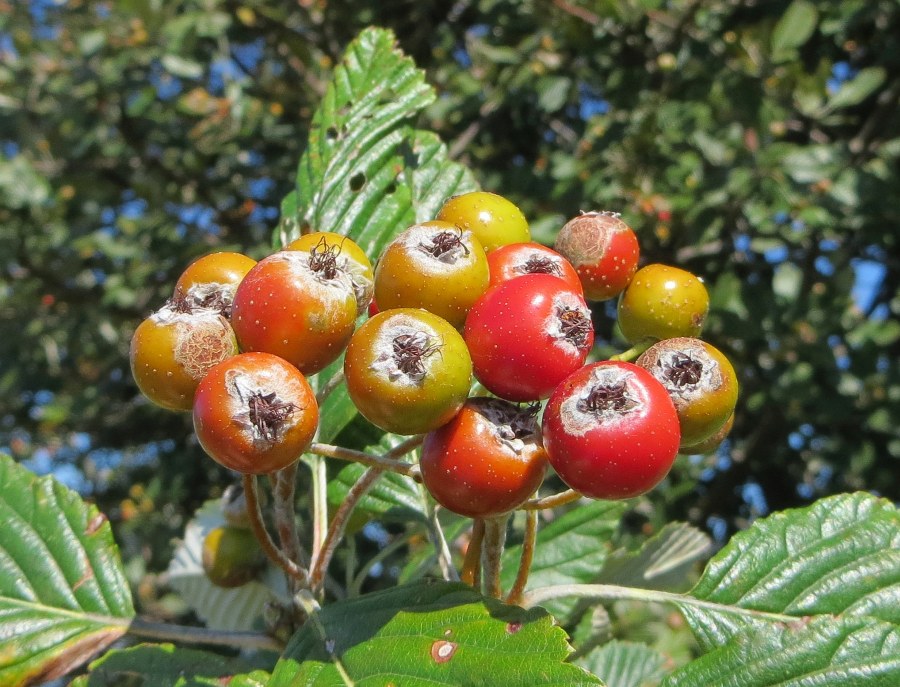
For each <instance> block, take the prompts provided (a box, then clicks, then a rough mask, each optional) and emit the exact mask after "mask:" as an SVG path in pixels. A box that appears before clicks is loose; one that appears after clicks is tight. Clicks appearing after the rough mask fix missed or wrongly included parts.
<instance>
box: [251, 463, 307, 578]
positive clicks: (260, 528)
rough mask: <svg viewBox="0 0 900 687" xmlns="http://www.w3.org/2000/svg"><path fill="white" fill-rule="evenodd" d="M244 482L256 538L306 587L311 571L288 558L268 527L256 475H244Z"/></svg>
mask: <svg viewBox="0 0 900 687" xmlns="http://www.w3.org/2000/svg"><path fill="white" fill-rule="evenodd" d="M243 482H244V495H245V498H246V499H247V514H248V515H249V516H250V528H251V529H252V530H253V534H254V535H255V536H256V540H257V541H258V542H259V545H260V546H261V547H262V550H263V552H264V553H265V554H266V556H268V557H269V560H271V561H272V562H273V563H274V564H275V565H277V566H278V567H279V568H281V569H282V570H284V572H285V573H287V575H288V576H289V577H290V578H291V579H294V580H296V581H297V584H298V585H299V586H301V587H305V586H306V585H307V584H308V582H309V573H308V571H307V570H306V568H304V567H302V566H300V565H298V564H297V563H295V562H294V561H292V560H291V559H290V558H288V557H287V555H286V554H285V553H284V551H282V550H281V549H279V548H278V546H277V545H276V544H275V542H274V541H273V540H272V537H271V535H270V534H269V531H268V530H267V529H266V524H265V522H263V516H262V510H261V508H260V505H259V484H258V483H257V479H256V475H253V474H247V475H244V476H243Z"/></svg>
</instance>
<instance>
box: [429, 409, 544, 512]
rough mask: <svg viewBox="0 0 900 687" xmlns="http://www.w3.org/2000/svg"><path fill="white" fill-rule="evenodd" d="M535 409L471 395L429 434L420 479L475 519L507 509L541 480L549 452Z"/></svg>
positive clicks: (440, 499)
mask: <svg viewBox="0 0 900 687" xmlns="http://www.w3.org/2000/svg"><path fill="white" fill-rule="evenodd" d="M535 410H536V409H535V408H521V407H519V406H517V405H515V404H513V403H509V402H507V401H502V400H500V399H497V398H470V399H469V400H468V401H466V403H465V405H463V407H462V410H460V412H459V413H458V414H457V415H456V417H454V418H453V419H452V420H451V421H450V422H448V423H447V424H446V425H444V426H443V427H440V428H438V429H436V430H434V431H433V432H430V433H428V434H427V435H426V436H425V442H424V443H423V444H422V458H421V459H420V461H419V465H420V466H421V468H422V482H423V483H424V484H425V487H426V488H427V489H428V491H429V492H430V493H431V495H432V496H434V498H435V500H436V501H437V502H438V503H440V504H441V505H442V506H444V508H447V509H448V510H451V511H453V512H454V513H458V514H459V515H465V516H468V517H472V518H485V517H491V516H494V515H500V514H501V513H507V512H509V511H511V510H513V509H515V508H517V507H519V506H520V505H522V503H524V502H525V500H527V499H528V498H529V497H530V496H531V495H532V494H533V493H534V492H535V491H536V490H537V488H538V487H539V486H540V485H541V482H542V481H543V479H544V472H545V470H546V467H547V455H546V453H545V451H544V449H543V447H542V446H541V443H540V440H539V438H538V431H537V423H536V419H535Z"/></svg>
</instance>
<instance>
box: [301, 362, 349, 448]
mask: <svg viewBox="0 0 900 687" xmlns="http://www.w3.org/2000/svg"><path fill="white" fill-rule="evenodd" d="M343 369H344V356H343V354H342V355H341V357H339V358H338V359H337V360H335V361H334V362H333V363H331V365H329V366H328V367H326V368H325V369H324V370H322V371H321V372H319V373H317V374H315V375H313V376H311V377H310V378H309V384H310V386H311V387H312V389H313V391H315V392H316V393H318V392H319V391H321V390H322V389H323V388H324V387H325V385H326V384H328V383H329V380H331V378H332V377H334V375H336V374H339V373H341V372H342V371H343ZM357 414H358V412H357V410H356V406H355V405H353V401H351V400H350V394H348V393H347V385H346V384H344V383H343V382H341V383H340V384H339V385H338V386H336V387H335V388H334V390H333V391H332V392H331V393H330V394H329V396H328V398H326V399H325V402H324V403H323V404H322V405H321V406H320V407H319V429H318V432H317V433H316V440H317V441H321V442H325V443H327V442H330V441H333V440H334V438H335V437H336V436H337V435H338V434H340V433H341V430H342V429H344V427H346V426H347V425H349V424H350V422H352V420H353V418H355V417H356V416H357Z"/></svg>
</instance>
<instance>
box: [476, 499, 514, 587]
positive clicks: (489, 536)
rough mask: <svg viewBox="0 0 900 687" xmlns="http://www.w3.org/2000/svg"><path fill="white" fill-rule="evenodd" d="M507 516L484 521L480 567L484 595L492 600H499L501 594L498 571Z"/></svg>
mask: <svg viewBox="0 0 900 687" xmlns="http://www.w3.org/2000/svg"><path fill="white" fill-rule="evenodd" d="M509 516H510V514H509V513H503V514H502V515H497V516H495V517H492V518H485V520H484V543H483V545H482V548H481V567H482V569H483V570H484V580H483V583H482V584H483V587H484V593H485V594H486V595H487V596H490V597H493V598H494V599H499V598H500V597H501V596H502V594H503V590H502V589H501V588H500V569H501V564H502V559H503V546H504V544H506V523H507V522H509Z"/></svg>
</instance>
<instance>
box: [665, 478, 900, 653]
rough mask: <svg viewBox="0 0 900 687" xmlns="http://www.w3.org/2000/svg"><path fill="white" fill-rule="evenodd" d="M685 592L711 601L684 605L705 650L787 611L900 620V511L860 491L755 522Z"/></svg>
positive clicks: (794, 614) (772, 621)
mask: <svg viewBox="0 0 900 687" xmlns="http://www.w3.org/2000/svg"><path fill="white" fill-rule="evenodd" d="M690 595H691V596H692V597H694V598H696V599H700V600H702V601H704V602H712V603H713V604H714V605H709V604H700V605H698V604H689V603H686V604H683V605H681V610H682V613H683V614H684V616H685V617H686V618H687V621H688V623H689V625H690V626H691V629H692V630H693V632H694V634H695V636H696V637H697V639H698V641H700V643H701V645H703V646H704V647H705V648H707V649H708V650H709V649H712V648H713V647H716V646H721V645H722V644H725V643H726V642H728V641H729V640H731V639H732V638H734V637H735V636H736V635H738V634H741V633H743V632H745V631H747V630H748V629H750V628H754V627H755V628H759V627H767V626H770V625H773V624H778V623H783V622H784V620H785V616H787V617H794V618H798V619H801V618H804V617H807V616H818V615H822V616H828V617H831V616H849V617H866V616H871V617H873V618H877V619H879V620H884V621H887V622H891V623H900V512H898V510H897V508H895V507H894V506H893V505H892V504H891V503H889V502H888V501H885V500H883V499H878V498H876V497H874V496H871V495H869V494H864V493H858V494H849V495H841V496H834V497H830V498H826V499H822V500H820V501H817V502H816V503H815V504H813V505H812V506H809V507H807V508H800V509H794V510H789V511H784V512H781V513H776V514H775V515H771V516H769V517H767V518H764V519H762V520H758V521H757V522H755V523H754V524H753V525H752V526H751V527H750V528H749V529H748V530H746V531H744V532H740V533H738V534H737V535H735V536H734V537H733V538H732V539H731V541H730V542H729V543H728V544H727V545H726V546H725V547H724V548H723V549H722V550H721V551H720V552H719V553H718V554H716V556H715V557H714V558H713V559H712V560H711V561H710V562H709V564H708V565H707V567H706V570H705V571H704V573H703V576H702V577H701V579H700V581H699V582H698V583H697V585H696V587H694V589H693V590H692V591H691V592H690ZM764 631H765V630H764Z"/></svg>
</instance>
